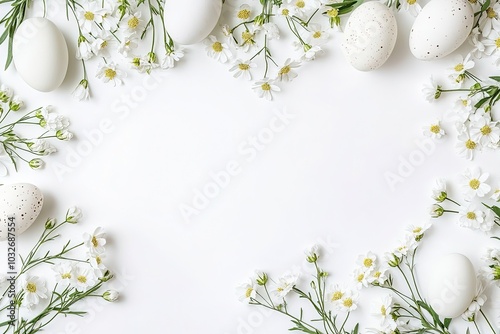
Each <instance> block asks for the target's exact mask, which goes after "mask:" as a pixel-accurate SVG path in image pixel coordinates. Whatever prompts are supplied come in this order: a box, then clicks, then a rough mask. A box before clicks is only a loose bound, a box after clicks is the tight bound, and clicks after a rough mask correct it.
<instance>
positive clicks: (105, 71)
mask: <svg viewBox="0 0 500 334" xmlns="http://www.w3.org/2000/svg"><path fill="white" fill-rule="evenodd" d="M126 76H127V74H126V73H125V72H123V71H121V70H119V69H118V67H117V65H115V64H114V63H113V62H109V63H107V64H106V63H100V64H99V66H98V68H97V74H96V77H97V78H98V79H101V80H102V81H104V82H112V83H113V85H114V86H119V85H121V84H122V83H123V80H122V78H124V77H126Z"/></svg>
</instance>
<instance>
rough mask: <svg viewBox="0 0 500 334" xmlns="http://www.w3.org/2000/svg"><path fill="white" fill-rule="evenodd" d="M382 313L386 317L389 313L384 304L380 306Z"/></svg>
mask: <svg viewBox="0 0 500 334" xmlns="http://www.w3.org/2000/svg"><path fill="white" fill-rule="evenodd" d="M380 313H381V314H382V315H383V316H384V317H385V316H386V315H387V309H386V308H385V306H384V305H382V307H381V308H380Z"/></svg>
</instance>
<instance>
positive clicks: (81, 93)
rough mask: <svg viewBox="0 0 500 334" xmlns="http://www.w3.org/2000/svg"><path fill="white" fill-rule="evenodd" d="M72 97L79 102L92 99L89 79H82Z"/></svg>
mask: <svg viewBox="0 0 500 334" xmlns="http://www.w3.org/2000/svg"><path fill="white" fill-rule="evenodd" d="M72 96H73V98H74V99H75V100H77V101H84V100H88V99H89V98H90V88H89V82H88V80H87V79H82V80H81V81H80V83H79V84H78V86H76V88H75V90H74V91H73V94H72Z"/></svg>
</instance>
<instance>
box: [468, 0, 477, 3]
mask: <svg viewBox="0 0 500 334" xmlns="http://www.w3.org/2000/svg"><path fill="white" fill-rule="evenodd" d="M469 2H470V3H471V4H476V3H477V0H469Z"/></svg>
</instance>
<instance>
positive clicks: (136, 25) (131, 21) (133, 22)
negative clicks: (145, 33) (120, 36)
mask: <svg viewBox="0 0 500 334" xmlns="http://www.w3.org/2000/svg"><path fill="white" fill-rule="evenodd" d="M121 22H123V23H125V24H121V25H120V28H122V29H124V30H125V33H126V34H127V33H128V34H133V33H140V32H141V31H142V25H143V20H142V19H141V12H140V11H136V12H133V13H129V14H127V15H125V16H124V17H123V18H122V21H121Z"/></svg>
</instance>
